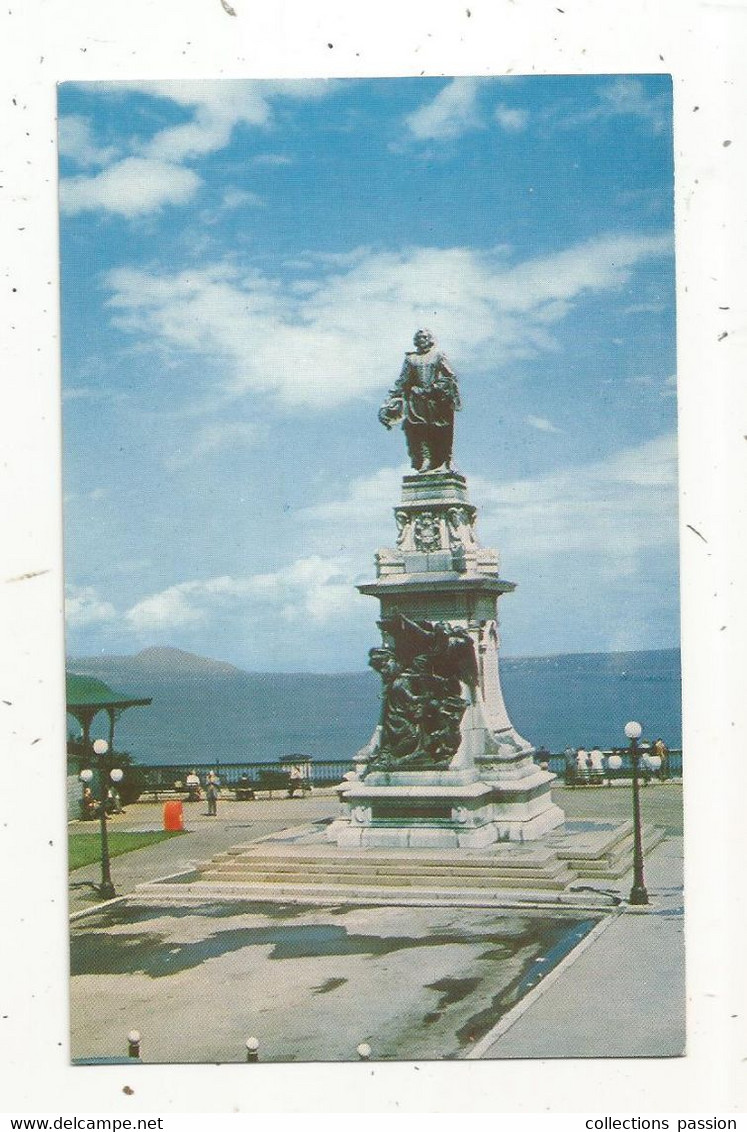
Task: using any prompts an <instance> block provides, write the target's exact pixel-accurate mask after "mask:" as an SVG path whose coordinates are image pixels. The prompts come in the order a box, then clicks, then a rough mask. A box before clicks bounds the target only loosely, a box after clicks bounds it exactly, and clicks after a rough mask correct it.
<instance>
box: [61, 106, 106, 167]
mask: <svg viewBox="0 0 747 1132" xmlns="http://www.w3.org/2000/svg"><path fill="white" fill-rule="evenodd" d="M57 130H58V133H57V146H58V149H59V153H60V156H61V157H69V158H70V160H71V161H74V162H75V163H76V165H81V166H84V167H85V166H92V165H106V164H108V162H110V161H111V160H112V159H113V158H114V157H116V156H117V150H116V149H115V148H114V146H104V147H102V146H99V145H96V143H95V141H94V139H93V135H92V133H91V127H90V125H89V124H88V122H87V121H86V119H85V118H82V117H81V116H80V115H78V114H66V115H64V116H63V117H61V118H60V120H59V122H58V125H57Z"/></svg>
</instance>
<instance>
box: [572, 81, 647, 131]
mask: <svg viewBox="0 0 747 1132" xmlns="http://www.w3.org/2000/svg"><path fill="white" fill-rule="evenodd" d="M619 117H633V118H638V119H639V120H641V121H643V122H648V123H649V124H650V126H651V128H652V129H653V130H654V132H655V133H660V132H661V131H662V130H663V129H664V128H665V127H666V125H667V123H668V121H669V100H668V99H667V98H666V96H665V95H655V96H653V97H652V96H650V95H648V94H647V93H646V89H645V87H644V85H643V83H642V82H641V81H640V79H637V78H635V77H633V76H625V75H623V76H621V77H620V78H618V79H616V80H615V81H614V82H612V83H609V84H607V85H605V86H602V87H600V88H599V90H598V91H597V102H596V104H595V105H593V106H591V107H589V109H588V110H581V111H579V112H578V113H576V114H571V115H567V116H566V117H565V118H563V119H562V121H561V125H562V126H564V127H566V128H571V129H573V128H576V127H577V126H583V125H586V124H587V123H589V122H596V121H606V120H609V119H613V118H619Z"/></svg>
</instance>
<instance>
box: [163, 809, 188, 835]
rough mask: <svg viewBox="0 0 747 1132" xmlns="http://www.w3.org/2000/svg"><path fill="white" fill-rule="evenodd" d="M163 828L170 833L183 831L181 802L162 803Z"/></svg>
mask: <svg viewBox="0 0 747 1132" xmlns="http://www.w3.org/2000/svg"><path fill="white" fill-rule="evenodd" d="M163 828H164V829H167V830H169V831H170V832H173V831H174V830H177V829H184V806H183V805H182V803H181V802H164V804H163Z"/></svg>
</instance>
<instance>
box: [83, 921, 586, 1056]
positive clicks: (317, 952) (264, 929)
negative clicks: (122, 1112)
mask: <svg viewBox="0 0 747 1132" xmlns="http://www.w3.org/2000/svg"><path fill="white" fill-rule="evenodd" d="M268 913H269V914H268ZM596 922H597V921H596V919H595V918H593V917H588V916H586V917H580V916H578V915H575V916H572V915H568V916H565V917H559V916H555V915H553V916H548V915H532V914H521V915H516V914H509V913H500V912H495V911H489V910H482V909H471V910H465V909H458V910H456V909H435V908H401V907H387V908H383V907H365V908H364V907H354V906H345V905H338V906H334V907H328V908H324V907H321V908H320V907H309V906H303V905H277V906H272V905H270V906H269V908H268V906H266V905H256V904H253V903H250V902H247V903H241V902H237V903H230V904H206V905H200V906H196V907H195V906H194V905H192V906H191V907H190V908H188V909H185V908H175V907H173V906H160V907H159V906H142V905H132V906H130V905H113V906H109V907H106V908H103V909H102V910H100V911H99V912H97V913H95V914H93V915H91V916H89V917H85V918H84V919H81V920H79V921H77V922H76V923H75V924H74V925H73V929H72V938H71V966H72V979H71V1006H72V1022H73V1035H72V1052H73V1057H82V1058H89V1057H101V1056H108V1055H111V1054H112V1053H116V1052H118V1051H119V1050H120V1049H121V1046H122V1042H123V1035H126V1033H127V1032H128V1030H130V1029H133V1028H134V1029H137V1030H139V1031H140V1032H141V1034H142V1056H143V1060H145V1061H149V1062H168V1061H170V1062H185V1061H186V1062H190V1061H193V1062H194V1061H196V1062H225V1061H241V1060H243V1058H244V1043H245V1040H246V1038H247V1037H248V1036H250V1035H254V1036H256V1037H257V1038H258V1039H259V1041H260V1048H261V1051H262V1059H263V1060H267V1061H307V1060H319V1061H327V1060H355V1058H356V1053H355V1050H356V1047H357V1045H358V1044H359V1043H360V1042H364V1041H365V1042H367V1043H368V1044H369V1045H370V1046H371V1048H372V1051H373V1053H372V1056H373V1057H374V1058H376V1059H380V1060H386V1059H394V1058H402V1059H411V1058H417V1059H421V1060H425V1059H429V1058H438V1059H443V1058H454V1057H459V1056H461V1055H462V1054H463V1052H464V1050H465V1049H466V1048H468V1047H469V1045H470V1043H472V1042H474V1041H476V1040H477V1039H478V1038H480V1037H482V1036H483V1035H484V1034H485V1033H487V1032H488V1031H489V1030H490V1028H491V1027H492V1026H494V1025H495V1023H496V1022H497V1021H498V1019H499V1018H500V1017H501V1016H502V1015H503V1014H505V1013H506V1011H508V1010H510V1009H511V1007H512V1006H513V1005H514V1004H515V1003H516V1002H517V1001H518V1000H519V999H520V998H522V996H523V995H524V994H525V993H526V992H527V990H529V989H531V988H532V987H533V986H535V985H537V984H538V983H539V982H540V981H541V979H542V978H543V977H545V975H546V974H547V972H549V971H550V970H551V969H552V968H553V966H554V965H555V964H556V963H557V962H559V961H560V960H561V959H562V958H563V957H564V956H565V955H567V954H568V952H569V951H571V950H572V949H573V948H574V947H575V946H576V944H577V943H578V942H579V940H580V939H582V938H583V936H584V935H585V934H586V933H587V932H589V931H590V930H591V929H592V928H593V927H594V926H595V924H596Z"/></svg>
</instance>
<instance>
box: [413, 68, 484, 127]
mask: <svg viewBox="0 0 747 1132" xmlns="http://www.w3.org/2000/svg"><path fill="white" fill-rule="evenodd" d="M477 94H478V81H477V79H452V80H451V82H450V83H448V84H447V85H446V86H445V87H443V88H442V89H441V90H440V91H439V92H438V94H437V95H436V97H435V98H434V99H433V100H432V101H431V102H427V103H425V104H424V105H423V106H420V107H418V109H417V110H415V111H414V113H412V114H410V115H408V117H407V118H405V125H406V126H407V127H408V129H409V131H410V133H411V134H412V135H413V137H416V138H418V139H419V140H420V141H425V140H431V139H432V140H434V141H438V140H442V139H447V138H456V137H459V136H460V135H461V134H463V133H465V132H466V131H467V130H473V129H477V128H479V127H480V126H481V125H482V122H481V120H480V116H479V114H478V108H477Z"/></svg>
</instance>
